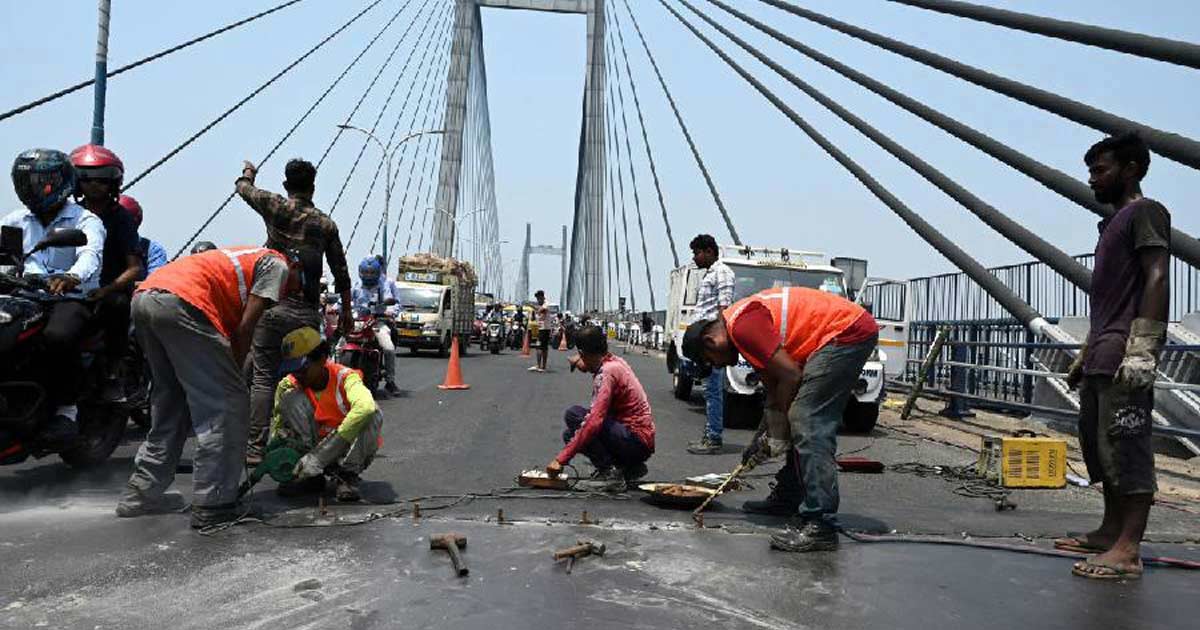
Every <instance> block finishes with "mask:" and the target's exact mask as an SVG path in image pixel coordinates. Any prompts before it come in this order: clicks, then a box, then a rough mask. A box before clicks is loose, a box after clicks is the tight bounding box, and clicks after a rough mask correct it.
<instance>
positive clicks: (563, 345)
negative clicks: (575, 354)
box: [558, 331, 567, 352]
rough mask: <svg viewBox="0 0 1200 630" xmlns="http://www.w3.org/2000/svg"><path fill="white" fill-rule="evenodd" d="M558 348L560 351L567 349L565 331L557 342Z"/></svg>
mask: <svg viewBox="0 0 1200 630" xmlns="http://www.w3.org/2000/svg"><path fill="white" fill-rule="evenodd" d="M558 349H559V350H560V351H562V352H566V351H567V333H566V332H565V331H564V332H563V334H562V339H560V340H559V342H558Z"/></svg>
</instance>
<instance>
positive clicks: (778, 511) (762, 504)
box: [742, 484, 800, 516]
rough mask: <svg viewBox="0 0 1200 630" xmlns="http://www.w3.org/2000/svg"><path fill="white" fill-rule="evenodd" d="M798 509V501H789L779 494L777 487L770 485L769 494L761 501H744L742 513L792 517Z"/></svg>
mask: <svg viewBox="0 0 1200 630" xmlns="http://www.w3.org/2000/svg"><path fill="white" fill-rule="evenodd" d="M799 507H800V500H799V499H790V498H788V497H785V496H784V495H783V494H782V493H780V492H779V487H778V486H776V485H775V484H771V494H768V495H767V498H765V499H763V500H761V501H746V502H745V503H743V504H742V511H743V512H749V513H751V514H767V515H769V516H794V515H795V514H796V510H797V509H798V508H799Z"/></svg>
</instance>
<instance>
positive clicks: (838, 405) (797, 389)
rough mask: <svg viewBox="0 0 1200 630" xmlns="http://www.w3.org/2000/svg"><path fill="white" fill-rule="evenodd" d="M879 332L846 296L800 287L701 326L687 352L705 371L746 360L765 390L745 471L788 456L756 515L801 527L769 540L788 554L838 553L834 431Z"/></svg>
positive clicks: (743, 304) (687, 340)
mask: <svg viewBox="0 0 1200 630" xmlns="http://www.w3.org/2000/svg"><path fill="white" fill-rule="evenodd" d="M878 338H879V326H878V325H877V324H876V323H875V318H874V317H872V316H871V314H870V313H868V312H867V311H866V310H865V309H863V308H862V307H861V306H859V305H857V304H855V303H853V302H850V301H848V300H846V299H845V298H843V297H840V296H837V295H833V294H830V293H826V292H824V291H818V290H816V289H807V288H800V287H784V288H781V289H769V290H766V291H762V292H759V293H756V294H754V295H752V296H750V297H748V298H746V299H743V300H740V301H738V302H735V303H734V304H733V305H732V306H730V307H729V308H728V309H726V310H725V311H724V312H723V313H721V314H719V315H718V316H717V317H716V319H706V320H700V321H697V322H695V323H693V324H691V325H690V326H688V329H687V332H686V333H684V337H683V352H684V355H685V356H687V357H688V358H689V359H691V360H692V361H695V362H696V363H697V364H698V365H701V366H703V365H705V364H710V365H713V366H725V367H728V366H732V365H735V364H737V361H738V354H739V353H740V354H741V355H742V356H743V357H745V358H746V360H747V361H748V362H749V363H750V365H751V366H753V368H754V370H755V371H756V372H757V373H758V375H759V376H760V378H761V379H762V382H763V385H764V387H765V389H766V392H765V395H766V409H765V411H764V414H763V424H762V426H761V427H760V428H759V432H758V434H757V435H755V437H754V439H753V440H752V441H751V443H750V445H749V446H748V447H747V448H746V450H745V452H744V453H743V455H742V462H743V464H744V465H745V466H746V467H747V468H753V467H754V466H757V465H758V464H761V463H762V462H764V461H766V460H767V459H769V458H772V457H776V456H779V455H784V454H787V456H788V460H787V462H788V463H787V465H786V466H785V467H784V469H783V470H781V471H780V472H779V474H777V475H776V482H777V483H776V486H775V490H774V491H773V492H772V493H771V496H770V497H768V499H767V501H762V502H756V503H751V502H748V503H747V505H746V506H744V509H746V510H747V511H752V512H767V513H774V514H789V513H790V514H794V513H795V511H796V509H797V507H799V509H800V514H799V520H798V521H797V522H794V523H793V524H792V525H791V526H790V527H789V528H788V529H787V530H785V531H784V532H782V533H779V534H776V535H774V536H772V537H771V546H772V547H774V548H776V549H780V550H783V551H819V550H827V549H835V548H836V547H837V530H836V523H835V522H834V519H835V518H836V515H837V511H838V501H839V498H838V486H837V467H836V465H835V462H834V453H835V452H836V450H837V429H838V425H839V424H840V423H841V419H842V412H843V410H844V409H845V407H846V400H847V399H848V397H849V396H850V390H851V388H852V387H854V384H855V383H856V382H857V381H858V378H859V375H860V373H861V372H862V367H863V364H865V363H866V362H867V357H868V356H870V354H871V352H872V351H873V350H874V349H875V344H876V342H877V341H878Z"/></svg>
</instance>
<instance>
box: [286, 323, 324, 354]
mask: <svg viewBox="0 0 1200 630" xmlns="http://www.w3.org/2000/svg"><path fill="white" fill-rule="evenodd" d="M320 344H321V333H319V332H317V330H316V329H315V328H311V327H308V326H305V327H304V328H297V329H296V330H293V331H292V332H290V333H288V334H287V335H285V336H284V338H283V344H282V345H281V346H280V351H281V352H282V353H283V358H284V359H302V358H304V357H305V355H307V354H308V353H309V352H312V351H313V349H315V348H316V347H317V346H318V345H320Z"/></svg>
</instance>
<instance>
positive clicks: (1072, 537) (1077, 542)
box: [1054, 534, 1108, 553]
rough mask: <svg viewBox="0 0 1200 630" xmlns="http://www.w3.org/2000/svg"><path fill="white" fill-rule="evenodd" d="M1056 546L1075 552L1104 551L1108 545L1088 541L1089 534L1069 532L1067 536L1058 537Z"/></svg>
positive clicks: (1055, 542)
mask: <svg viewBox="0 0 1200 630" xmlns="http://www.w3.org/2000/svg"><path fill="white" fill-rule="evenodd" d="M1054 548H1055V549H1060V550H1062V551H1073V552H1075V553H1104V552H1105V551H1108V547H1105V546H1103V545H1098V544H1096V543H1093V542H1089V541H1088V536H1087V534H1067V537H1066V538H1057V539H1055V541H1054Z"/></svg>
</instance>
